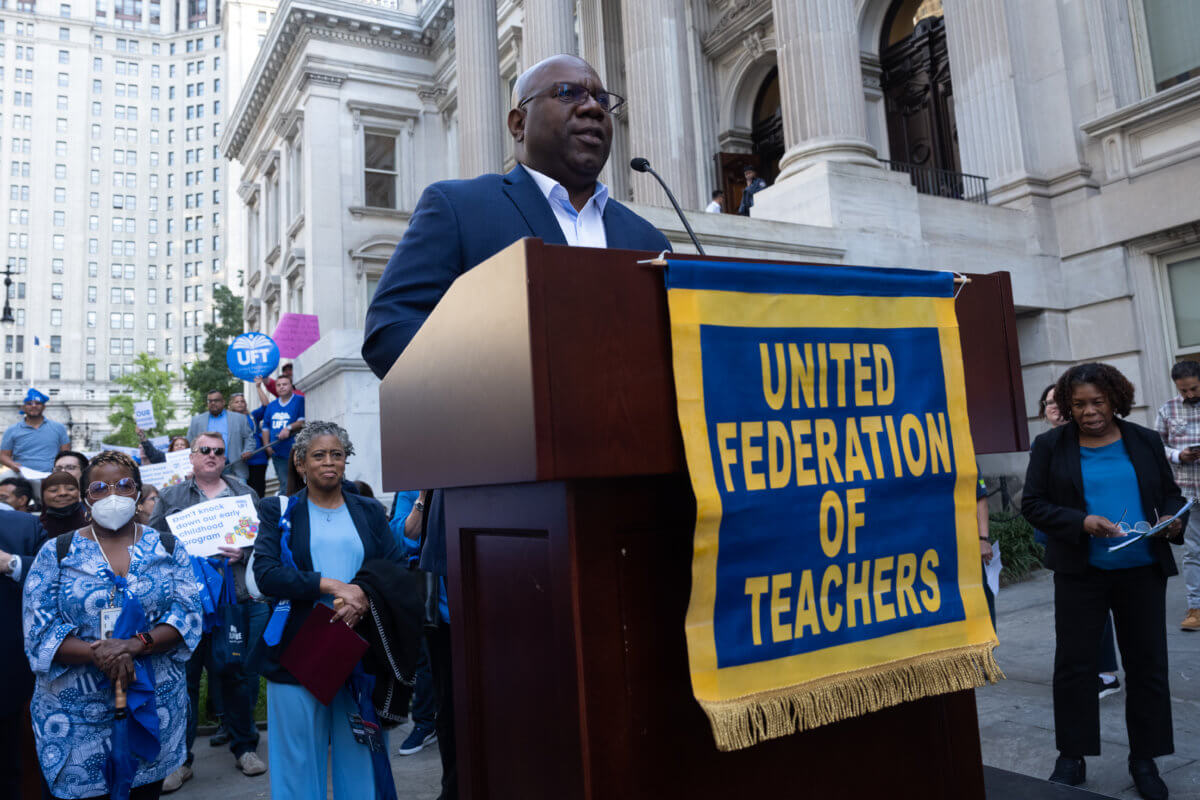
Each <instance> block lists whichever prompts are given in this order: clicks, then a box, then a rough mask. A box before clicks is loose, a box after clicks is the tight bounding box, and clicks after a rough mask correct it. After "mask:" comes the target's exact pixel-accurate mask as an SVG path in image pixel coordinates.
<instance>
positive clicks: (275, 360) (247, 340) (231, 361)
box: [225, 331, 279, 381]
mask: <svg viewBox="0 0 1200 800" xmlns="http://www.w3.org/2000/svg"><path fill="white" fill-rule="evenodd" d="M225 363H226V364H228V365H229V371H230V372H232V373H233V374H234V377H237V378H241V379H242V380H244V381H253V380H254V379H255V378H261V377H264V376H267V375H270V374H271V373H272V372H274V371H275V367H277V366H279V348H278V347H276V346H275V342H273V341H271V337H269V336H267V335H265V334H262V333H258V332H257V331H251V332H250V333H243V334H242V335H241V336H239V337H237V338H236V339H234V340H233V342H232V343H230V345H229V349H227V350H226V351H225Z"/></svg>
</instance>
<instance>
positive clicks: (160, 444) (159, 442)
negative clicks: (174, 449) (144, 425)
mask: <svg viewBox="0 0 1200 800" xmlns="http://www.w3.org/2000/svg"><path fill="white" fill-rule="evenodd" d="M150 444H152V445H154V446H155V447H157V448H158V449H159V450H166V449H167V448H168V447H170V446H171V437H170V436H152V437H150Z"/></svg>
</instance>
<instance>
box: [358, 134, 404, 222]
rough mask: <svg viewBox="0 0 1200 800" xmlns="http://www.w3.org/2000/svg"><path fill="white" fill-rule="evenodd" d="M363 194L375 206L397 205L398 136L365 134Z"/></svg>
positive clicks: (369, 204) (393, 206)
mask: <svg viewBox="0 0 1200 800" xmlns="http://www.w3.org/2000/svg"><path fill="white" fill-rule="evenodd" d="M363 171H364V173H365V174H364V188H363V195H364V199H365V202H366V205H368V206H371V207H374V208H395V207H396V137H395V136H390V135H387V134H382V133H366V134H364V135H363Z"/></svg>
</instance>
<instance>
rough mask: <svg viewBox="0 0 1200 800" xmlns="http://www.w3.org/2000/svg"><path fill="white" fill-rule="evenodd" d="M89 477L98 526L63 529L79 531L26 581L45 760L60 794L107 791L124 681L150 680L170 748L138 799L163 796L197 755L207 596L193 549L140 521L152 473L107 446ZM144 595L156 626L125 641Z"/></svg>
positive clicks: (141, 781) (143, 776)
mask: <svg viewBox="0 0 1200 800" xmlns="http://www.w3.org/2000/svg"><path fill="white" fill-rule="evenodd" d="M82 484H83V486H84V496H85V498H86V500H87V503H88V506H89V508H90V510H91V514H92V523H91V524H90V525H88V526H87V527H84V528H80V529H79V530H77V531H74V532H73V533H71V532H69V533H64V534H62V537H69V538H63V539H62V540H61V543H60V539H59V538H57V537H56V538H54V539H50V540H49V541H47V542H46V544H45V545H43V547H42V549H41V551H40V552H39V553H38V555H37V558H36V559H35V560H34V562H33V566H32V567H31V568H30V572H29V576H28V577H27V578H26V581H25V594H24V609H23V622H24V627H25V654H26V656H27V657H28V658H29V664H30V666H31V667H32V668H33V672H34V675H35V676H36V678H37V685H36V688H35V689H34V694H33V701H32V704H31V707H30V712H31V715H32V717H33V728H34V736H35V738H36V740H37V750H38V760H39V761H40V762H41V767H42V773H43V775H44V776H45V779H46V784H47V786H48V787H49V789H50V792H51V794H52V795H53V796H54V797H56V798H64V799H65V798H86V797H102V796H105V795H107V794H108V792H109V787H108V785H107V782H106V780H105V775H104V766H105V763H106V762H107V760H108V757H109V754H110V751H111V747H112V744H111V740H112V731H113V702H114V696H113V682H114V681H120V682H121V683H122V685H124V686H131V684H134V683H135V681H136V680H138V679H140V680H141V681H142V684H141V685H142V686H143V687H145V688H146V689H147V691H146V693H145V696H144V698H143V700H142V705H141V706H140V710H141V712H142V714H141V715H140V717H139V718H140V720H141V721H142V722H144V723H145V725H146V726H147V727H146V728H145V729H146V730H150V729H153V728H155V727H156V728H157V731H156V732H155V733H156V734H157V737H158V748H157V749H158V752H157V755H155V756H153V757H152V758H149V759H145V760H140V761H139V763H138V768H137V772H136V774H135V776H134V779H133V786H134V790H133V794H132V797H133V798H135V800H153V798H157V797H158V795H159V790H160V789H161V787H162V782H163V778H165V777H166V776H167V775H168V774H169V773H170V772H171V771H172V770H174V769H176V768H177V767H178V766H179V765H180V764H182V763H183V759H184V756H185V747H184V730H185V729H186V728H187V687H186V682H185V680H184V665H185V664H186V663H187V660H188V658H189V656H190V654H191V651H192V648H194V647H195V646H196V643H197V642H198V641H199V639H200V627H201V621H200V601H199V599H198V596H197V593H196V584H195V580H194V578H193V576H192V568H191V565H190V563H189V562H188V556H187V552H186V551H185V550H184V547H183V545H182V544H180V543H178V542H175V541H174V540H173V538H171V537H168V538H167V540H166V541H164V539H163V538H162V537H160V535H159V534H158V533H157V532H156V531H154V530H151V529H150V528H146V527H143V526H142V525H139V524H138V523H137V522H136V521H135V520H134V513H135V511H136V507H137V498H138V496H139V495H140V493H141V486H142V479H141V474H140V472H139V471H138V468H137V465H136V464H134V463H133V459H131V458H130V457H129V456H127V455H125V454H123V453H117V452H113V451H106V452H103V453H100V454H99V455H97V456H96V457H95V458H94V459H92V461H91V463H90V464H89V465H88V467H87V469H86V470H85V471H84V473H83V481H82ZM133 601H136V602H140V604H141V608H142V610H143V611H144V613H145V622H144V625H142V626H141V627H140V629H138V630H136V631H135V632H134V633H132V634H131V635H129V636H127V637H123V638H115V637H113V636H112V635H111V629H112V627H113V625H114V623H116V621H117V620H118V619H119V618H120V616H121V611H122V609H123V608H124V606H125V604H128V603H131V602H133ZM131 610H132V609H131ZM102 630H103V631H104V632H105V633H106V634H108V635H107V636H106V635H102ZM120 630H121V628H120V627H118V631H120ZM147 676H149V682H146V677H147ZM151 686H152V689H150V687H151ZM133 696H134V695H133V692H132V691H131V692H130V697H131V714H132V713H133V711H134V708H133V704H132V698H133ZM134 716H135V717H138V716H139V715H137V714H134ZM155 723H157V725H155Z"/></svg>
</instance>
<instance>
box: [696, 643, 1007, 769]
mask: <svg viewBox="0 0 1200 800" xmlns="http://www.w3.org/2000/svg"><path fill="white" fill-rule="evenodd" d="M995 646H996V642H995V641H992V642H987V643H985V644H978V645H970V646H968V647H962V648H959V649H956V650H944V651H942V652H940V653H930V654H928V655H921V656H916V657H914V658H910V659H907V660H905V661H896V662H891V663H888V664H883V665H880V666H878V667H874V668H872V669H868V670H859V671H857V672H850V673H843V674H841V675H831V676H829V677H827V678H822V679H820V680H816V681H811V682H809V683H804V684H800V685H797V686H789V687H787V688H784V689H778V690H776V691H772V692H762V693H761V694H754V695H747V696H746V697H741V698H738V699H737V700H723V701H720V702H701V704H700V705H701V706H702V707H703V708H704V712H705V713H706V714H708V719H709V722H711V723H712V728H713V738H714V739H716V743H717V749H718V750H722V751H726V752H728V751H730V750H743V749H745V748H747V747H751V746H753V745H755V744H758V743H759V742H762V741H766V740H767V739H778V738H779V737H781V736H787V735H789V734H792V733H797V732H799V731H806V730H811V729H812V728H817V727H820V726H821V725H829V724H830V723H833V722H840V721H842V720H844V719H850V718H851V717H858V716H861V715H863V714H867V713H870V712H872V711H879V710H880V709H883V708H889V707H891V706H895V705H899V704H900V703H905V702H908V701H909V700H919V699H921V698H922V697H933V696H935V695H939V694H948V693H950V692H958V691H962V690H963V689H975V688H977V687H979V686H983V685H984V684H987V683H995V682H996V681H998V680H1002V679H1003V678H1004V673H1003V672H1001V671H1000V665H998V664H997V663H996V658H995V655H994V654H993V653H992V649H993V648H994V647H995Z"/></svg>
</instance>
